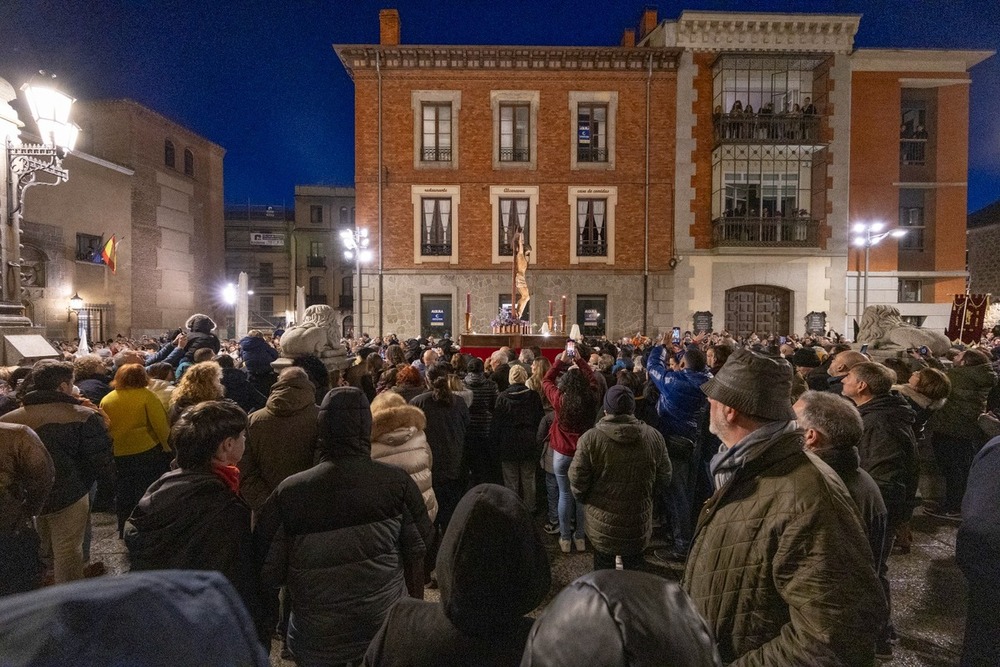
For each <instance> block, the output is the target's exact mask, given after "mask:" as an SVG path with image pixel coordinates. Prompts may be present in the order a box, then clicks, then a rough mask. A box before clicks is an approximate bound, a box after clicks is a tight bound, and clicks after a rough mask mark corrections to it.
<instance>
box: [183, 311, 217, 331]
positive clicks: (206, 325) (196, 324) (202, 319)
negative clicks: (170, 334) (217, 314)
mask: <svg viewBox="0 0 1000 667" xmlns="http://www.w3.org/2000/svg"><path fill="white" fill-rule="evenodd" d="M184 327H185V328H186V329H187V330H188V331H197V332H199V333H204V334H210V333H212V332H213V331H215V322H213V321H212V318H211V317H209V316H208V315H202V314H201V313H197V314H195V315H192V316H191V317H189V318H188V320H187V322H185V323H184Z"/></svg>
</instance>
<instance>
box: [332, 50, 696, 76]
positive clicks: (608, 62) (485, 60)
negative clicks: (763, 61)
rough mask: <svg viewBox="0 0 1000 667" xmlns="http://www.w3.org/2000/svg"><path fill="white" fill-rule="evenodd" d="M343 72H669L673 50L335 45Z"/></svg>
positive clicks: (674, 57)
mask: <svg viewBox="0 0 1000 667" xmlns="http://www.w3.org/2000/svg"><path fill="white" fill-rule="evenodd" d="M333 48H334V50H335V51H336V52H337V56H339V57H340V61H341V62H342V63H343V65H344V69H346V70H347V71H348V73H349V74H351V76H354V72H356V71H361V70H368V69H372V70H373V69H375V63H376V60H378V65H379V68H380V69H383V70H414V69H438V70H456V69H480V70H520V71H532V70H534V71H540V70H550V71H551V70H568V71H576V72H602V71H637V72H642V71H646V70H647V69H649V67H650V64H652V69H653V71H663V70H673V69H675V67H676V63H677V57H678V55H679V54H680V50H678V49H646V48H626V47H580V46H430V45H409V44H407V45H400V46H379V45H369V44H335V45H334V47H333Z"/></svg>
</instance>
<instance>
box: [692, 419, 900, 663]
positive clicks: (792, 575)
mask: <svg viewBox="0 0 1000 667" xmlns="http://www.w3.org/2000/svg"><path fill="white" fill-rule="evenodd" d="M802 445H803V439H802V433H801V431H796V432H792V433H788V434H785V435H781V436H778V437H776V438H774V439H772V440H771V441H770V442H766V443H760V444H758V445H756V446H754V447H753V449H752V451H751V452H749V453H748V458H747V460H746V461H745V463H744V465H743V466H742V467H741V468H740V469H739V470H737V472H736V473H735V474H734V475H733V477H732V478H731V479H730V480H729V482H728V483H727V484H726V485H725V486H723V487H722V488H721V489H719V490H718V491H716V493H715V495H713V496H712V498H711V499H709V501H708V502H707V503H705V506H704V508H703V509H702V511H701V514H700V515H699V518H698V527H697V528H696V531H695V538H694V543H693V546H692V547H691V553H690V555H689V556H688V560H687V569H686V572H685V574H684V581H683V586H684V589H685V590H686V591H687V592H688V594H689V595H690V596H691V599H692V600H693V601H694V604H695V606H696V607H697V608H698V611H700V612H701V614H702V616H704V617H705V620H706V621H708V625H709V627H710V628H711V629H712V631H713V633H714V634H715V638H716V640H717V641H718V644H719V653H720V654H721V655H722V659H723V661H724V662H726V663H733V664H736V665H761V666H765V665H766V666H769V667H773V666H774V665H810V666H811V667H817V666H825V665H871V664H873V660H874V654H875V639H876V634H877V633H878V631H879V629H880V628H881V627H882V626H883V623H884V621H885V618H886V614H887V610H886V601H885V598H884V596H883V593H882V589H881V586H880V585H879V583H878V581H877V580H876V578H875V570H874V568H873V565H872V558H871V550H870V548H869V546H868V541H867V538H866V537H865V533H864V530H863V528H862V526H861V522H860V519H859V518H858V511H857V508H856V507H855V506H854V504H853V502H852V501H851V497H850V495H848V492H847V489H846V488H844V485H843V482H841V481H840V479H839V478H837V475H836V473H835V472H833V470H832V469H831V468H830V467H829V466H827V465H826V464H825V463H823V462H822V461H820V460H819V459H818V458H817V457H815V456H813V455H812V454H806V453H805V452H803V451H802Z"/></svg>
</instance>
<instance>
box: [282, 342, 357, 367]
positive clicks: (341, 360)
mask: <svg viewBox="0 0 1000 667" xmlns="http://www.w3.org/2000/svg"><path fill="white" fill-rule="evenodd" d="M296 356H298V355H296ZM292 360H293V357H284V356H282V357H278V358H277V359H275V360H274V361H272V362H271V368H273V369H274V372H275V373H280V372H281V371H283V370H285V369H286V368H288V367H289V366H291V365H292ZM319 360H320V361H322V362H323V365H324V366H326V370H327V371H342V370H344V369H345V368H349V367H350V365H351V363H352V361H351V359H350V358H349V357H348V356H347V350H346V349H344V348H343V347H341V348H336V349H331V350H324V351H323V353H322V354H321V355H320V356H319Z"/></svg>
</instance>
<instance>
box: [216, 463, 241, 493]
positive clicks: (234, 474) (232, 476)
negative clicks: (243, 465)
mask: <svg viewBox="0 0 1000 667" xmlns="http://www.w3.org/2000/svg"><path fill="white" fill-rule="evenodd" d="M212 474H213V475H215V476H216V477H218V478H219V479H221V480H222V483H223V484H225V485H226V486H227V487H228V488H229V490H230V491H232V492H233V493H239V492H240V469H239V468H237V467H236V466H230V465H224V464H222V463H216V462H214V461H213V462H212Z"/></svg>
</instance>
